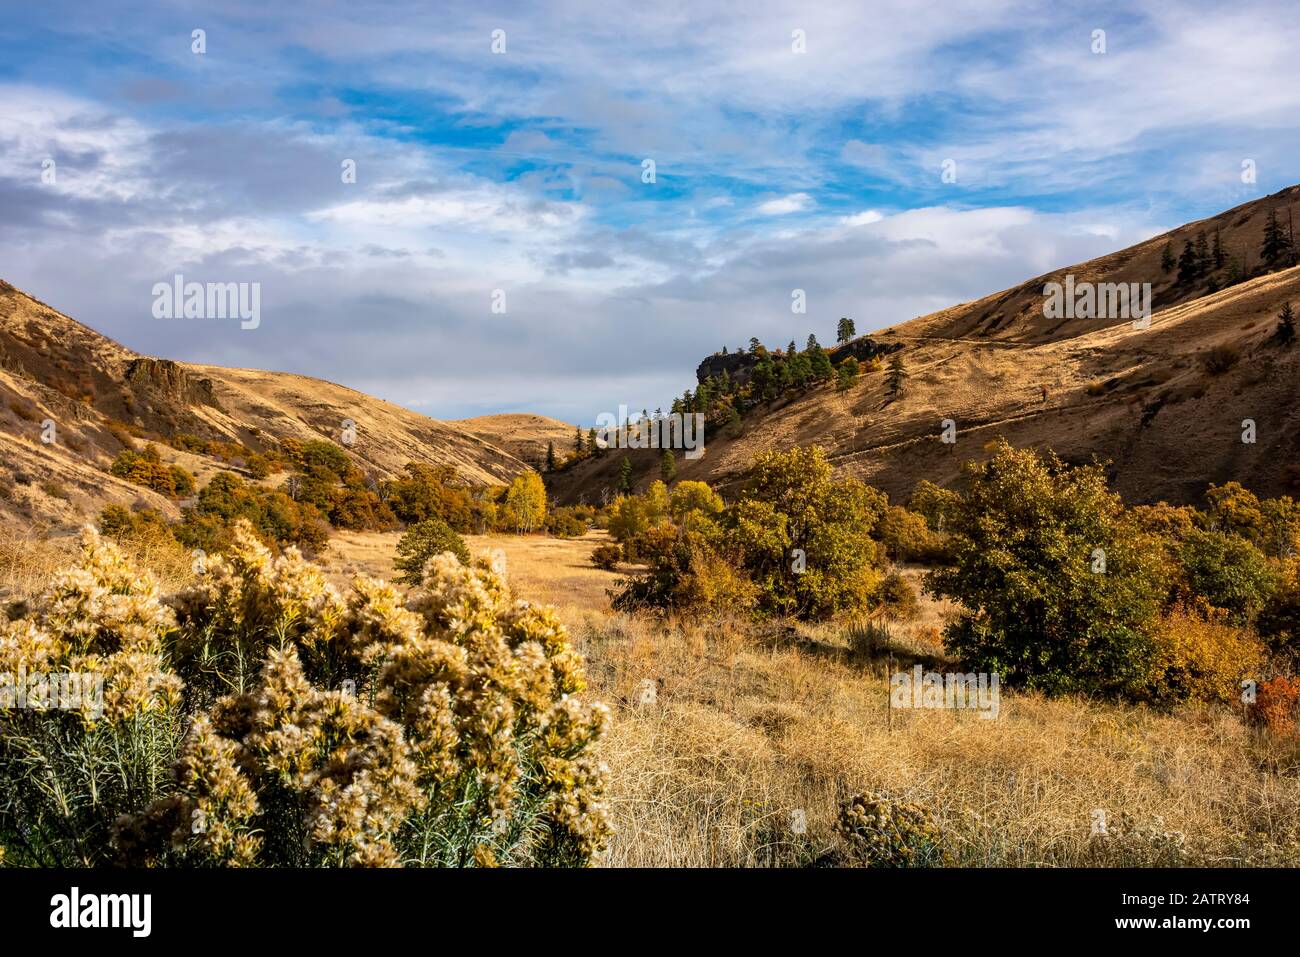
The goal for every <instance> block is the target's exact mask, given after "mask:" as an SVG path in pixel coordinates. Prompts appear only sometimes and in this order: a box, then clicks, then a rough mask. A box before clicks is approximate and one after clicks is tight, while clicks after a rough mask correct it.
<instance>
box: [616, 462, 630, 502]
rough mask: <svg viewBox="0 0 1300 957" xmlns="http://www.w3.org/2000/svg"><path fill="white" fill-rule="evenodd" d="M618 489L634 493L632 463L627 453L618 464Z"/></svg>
mask: <svg viewBox="0 0 1300 957" xmlns="http://www.w3.org/2000/svg"><path fill="white" fill-rule="evenodd" d="M618 490H619V491H620V492H622V493H623V494H624V495H631V494H632V463H631V461H629V460H628V457H627V456H626V455H625V456H623V461H622V462H621V463H619V466H618Z"/></svg>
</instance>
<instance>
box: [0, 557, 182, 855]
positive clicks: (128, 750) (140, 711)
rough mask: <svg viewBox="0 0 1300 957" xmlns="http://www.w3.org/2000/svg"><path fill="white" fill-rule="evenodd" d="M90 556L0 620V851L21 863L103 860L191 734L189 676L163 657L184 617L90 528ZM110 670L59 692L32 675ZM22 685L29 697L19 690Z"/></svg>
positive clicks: (163, 780)
mask: <svg viewBox="0 0 1300 957" xmlns="http://www.w3.org/2000/svg"><path fill="white" fill-rule="evenodd" d="M81 547H82V553H81V561H80V563H79V564H77V565H76V566H75V567H73V568H70V569H67V570H66V571H64V572H63V573H61V574H59V575H58V576H56V577H55V579H54V580H53V581H52V582H51V583H50V586H49V587H48V589H46V591H45V592H44V593H43V594H42V595H41V596H40V597H39V598H37V599H36V600H35V601H34V602H33V603H32V604H31V606H30V607H27V608H21V607H20V608H15V609H13V611H12V612H11V614H15V613H18V614H20V617H16V618H14V619H13V620H0V682H3V684H2V685H0V852H3V856H4V858H5V860H6V862H7V863H9V864H11V865H29V866H48V867H57V866H62V867H78V866H93V865H95V864H102V863H105V862H106V861H107V860H108V858H109V856H110V841H111V837H112V829H113V825H114V820H115V818H116V817H117V816H118V815H119V814H122V813H126V812H130V811H136V810H140V809H142V808H143V807H144V806H145V805H146V804H147V803H148V802H149V801H150V800H151V799H152V798H153V797H154V795H156V794H157V792H158V791H159V789H160V788H162V787H164V786H165V785H166V782H167V780H168V778H169V771H168V768H169V766H170V764H171V762H172V760H173V759H174V758H175V756H176V751H177V747H178V745H179V742H180V736H181V718H180V711H179V703H180V694H179V692H180V684H181V683H180V681H179V680H178V679H177V677H176V676H175V675H174V674H171V673H170V672H169V671H168V670H167V669H166V667H165V664H164V660H165V658H164V639H165V637H166V636H167V635H168V633H169V632H171V630H172V629H173V628H174V627H175V620H174V618H173V616H172V612H171V610H170V609H168V608H166V607H165V606H163V605H162V604H161V603H160V602H159V600H158V589H157V585H156V584H155V583H154V582H153V580H152V579H151V578H149V577H148V576H143V575H140V574H139V573H137V572H136V570H135V569H133V568H131V567H130V566H129V565H128V563H127V562H126V561H124V560H123V558H122V555H121V553H120V552H118V550H117V548H116V547H115V546H113V545H111V544H108V543H106V542H102V541H100V540H99V539H98V537H97V536H95V535H93V534H89V533H87V534H86V535H85V536H84V537H83V539H82V546H81ZM73 674H78V675H80V674H86V675H93V676H96V677H98V678H102V679H103V684H102V686H101V688H102V697H100V696H99V695H95V694H85V693H82V691H83V690H84V689H78V693H77V694H76V695H75V696H74V695H67V696H61V699H60V701H59V702H58V703H60V704H62V705H63V706H62V707H58V708H56V707H52V706H51V705H52V704H53V703H55V702H52V701H51V698H50V694H49V690H48V689H49V685H48V683H44V684H43V687H42V685H35V686H33V684H32V682H31V681H29V680H28V679H29V678H31V677H33V676H50V675H58V676H63V675H73ZM20 685H21V691H22V693H23V694H24V696H25V697H26V696H27V695H28V693H31V696H30V697H29V698H27V700H26V702H25V704H26V706H25V707H20V706H19V705H20V704H23V703H24V702H22V701H20V700H19V693H20Z"/></svg>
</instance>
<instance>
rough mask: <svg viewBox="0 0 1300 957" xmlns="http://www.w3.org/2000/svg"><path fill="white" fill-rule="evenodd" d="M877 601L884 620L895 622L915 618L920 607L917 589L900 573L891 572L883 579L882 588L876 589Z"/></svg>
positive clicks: (879, 612)
mask: <svg viewBox="0 0 1300 957" xmlns="http://www.w3.org/2000/svg"><path fill="white" fill-rule="evenodd" d="M875 600H876V606H877V608H878V614H879V615H880V616H881V617H882V618H889V619H892V620H894V621H907V620H908V619H910V618H915V617H916V612H917V609H918V607H919V605H918V602H917V598H916V589H914V588H913V587H912V586H911V585H909V584H908V582H907V579H906V578H904V577H903V576H902V575H900V574H898V572H890V573H889V574H888V575H886V576H885V577H884V578H883V579H881V581H880V586H879V587H878V588H877V589H876V596H875Z"/></svg>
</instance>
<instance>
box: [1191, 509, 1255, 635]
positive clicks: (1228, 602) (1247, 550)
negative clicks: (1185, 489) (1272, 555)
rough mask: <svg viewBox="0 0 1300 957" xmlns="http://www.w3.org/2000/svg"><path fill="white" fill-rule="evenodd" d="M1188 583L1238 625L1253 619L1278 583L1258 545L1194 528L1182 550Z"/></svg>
mask: <svg viewBox="0 0 1300 957" xmlns="http://www.w3.org/2000/svg"><path fill="white" fill-rule="evenodd" d="M1177 554H1178V558H1179V559H1180V561H1181V563H1182V567H1183V573H1184V577H1185V580H1186V583H1187V586H1188V587H1189V588H1190V589H1191V591H1192V592H1193V593H1194V594H1195V595H1199V596H1201V597H1203V598H1204V599H1205V600H1206V601H1208V602H1209V603H1210V604H1211V605H1214V606H1215V607H1216V608H1223V609H1225V610H1226V611H1227V612H1228V614H1229V617H1230V618H1231V620H1232V621H1233V622H1234V623H1236V624H1244V623H1246V622H1248V621H1251V620H1252V619H1253V618H1254V617H1255V615H1256V614H1257V613H1258V612H1259V610H1260V609H1261V608H1262V607H1263V606H1264V605H1265V603H1266V602H1267V601H1268V599H1269V596H1270V595H1271V594H1272V592H1273V590H1274V587H1275V583H1274V579H1273V572H1272V570H1271V569H1270V568H1269V565H1268V561H1267V560H1266V559H1265V558H1264V556H1263V554H1262V553H1261V552H1260V550H1259V549H1258V548H1256V547H1255V546H1254V545H1252V544H1251V543H1250V542H1248V541H1246V539H1244V538H1240V537H1238V536H1236V535H1225V534H1223V533H1221V532H1208V531H1203V530H1201V529H1193V530H1192V531H1190V532H1189V533H1188V534H1187V537H1186V539H1185V540H1184V541H1183V543H1182V546H1181V547H1180V548H1179V549H1178V552H1177Z"/></svg>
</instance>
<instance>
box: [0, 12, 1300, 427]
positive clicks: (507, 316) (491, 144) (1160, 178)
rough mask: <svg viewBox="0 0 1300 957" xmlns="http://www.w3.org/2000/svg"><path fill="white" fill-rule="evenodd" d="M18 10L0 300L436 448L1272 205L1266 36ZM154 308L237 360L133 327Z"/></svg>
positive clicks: (1189, 30)
mask: <svg viewBox="0 0 1300 957" xmlns="http://www.w3.org/2000/svg"><path fill="white" fill-rule="evenodd" d="M9 6H10V9H9V10H7V12H6V14H5V16H4V17H3V18H0V43H2V44H3V48H4V49H5V50H6V51H8V55H7V56H6V57H5V59H4V60H3V62H0V277H3V278H5V279H7V280H9V281H10V282H13V283H14V284H15V285H17V286H19V287H20V288H23V289H25V290H26V291H28V292H30V293H32V294H33V295H35V296H37V297H38V298H40V299H42V300H44V301H46V302H48V303H50V304H51V305H54V306H55V307H57V308H59V309H61V310H63V311H65V312H67V313H69V314H70V315H72V316H74V317H76V318H78V319H81V320H82V321H84V322H87V323H88V324H90V325H92V326H94V327H95V328H97V329H99V330H101V331H103V332H105V333H106V334H108V335H111V336H113V337H114V338H117V339H119V340H120V341H122V342H123V343H125V344H126V345H128V346H130V347H132V348H134V349H138V350H140V351H144V352H149V353H152V354H156V355H164V356H169V357H173V358H178V359H185V360H190V361H195V362H206V363H214V364H223V365H242V366H255V367H263V368H273V369H282V370H287V371H294V372H302V373H306V374H310V375H317V376H321V377H324V378H328V379H331V380H334V381H337V382H342V383H344V384H346V385H350V386H353V387H355V388H358V389H361V390H363V391H366V392H369V393H372V394H375V395H379V396H382V397H383V398H386V399H390V400H392V401H395V402H398V403H400V404H403V405H406V406H408V407H410V408H414V409H417V410H419V411H421V412H425V413H427V414H429V415H432V416H435V417H438V418H457V417H462V416H468V415H474V414H480V413H484V412H495V411H536V412H542V413H545V414H550V415H555V416H557V417H561V418H565V419H568V420H570V421H580V422H583V423H587V424H590V423H591V422H592V421H594V419H595V416H596V415H597V414H598V413H600V412H602V411H616V410H617V408H618V406H619V405H620V404H626V405H628V406H630V407H632V408H634V409H640V408H642V407H649V408H654V407H655V406H658V405H666V404H667V402H668V401H669V400H670V399H671V397H672V396H673V395H676V394H679V393H680V392H681V391H682V390H683V389H684V388H687V387H689V386H691V385H693V378H694V377H693V370H694V368H695V365H696V364H697V362H698V361H699V360H700V359H701V358H702V357H703V356H705V355H707V354H708V353H711V352H712V351H714V350H715V349H717V348H719V347H721V346H722V345H724V344H725V345H728V346H730V347H732V348H734V347H736V346H737V345H740V344H742V343H745V342H747V341H748V339H749V337H750V336H753V335H757V336H759V337H760V338H762V339H763V340H764V341H766V342H769V343H770V344H774V345H775V344H780V343H784V342H787V341H789V340H791V339H796V340H798V341H800V342H802V341H803V340H804V338H806V336H807V334H808V333H809V332H816V333H817V334H818V335H819V336H820V337H821V338H822V339H823V340H824V341H825V340H829V339H831V338H832V337H833V332H834V328H835V323H836V320H837V319H838V318H839V317H840V316H843V315H847V316H852V317H853V318H854V319H855V320H856V322H857V325H858V329H859V331H862V332H865V331H869V330H871V329H875V328H880V327H882V326H885V325H889V324H892V323H895V322H899V321H903V320H906V319H909V318H911V317H913V316H916V315H921V314H924V313H927V312H930V311H933V310H935V309H939V308H943V307H945V306H948V305H951V304H953V303H955V302H960V301H964V300H968V299H973V298H977V297H979V296H982V295H984V294H986V293H989V292H993V291H995V290H998V289H1001V288H1004V287H1007V286H1009V285H1012V284H1014V283H1016V282H1019V281H1021V280H1023V279H1025V278H1028V277H1030V276H1033V275H1036V274H1038V273H1041V272H1044V271H1046V270H1048V269H1051V268H1053V267H1056V266H1061V265H1065V264H1068V263H1072V262H1076V261H1078V260H1081V259H1084V258H1088V257H1090V256H1094V255H1098V254H1101V253H1104V252H1107V251H1110V250H1113V249H1116V248H1119V247H1122V246H1124V245H1128V244H1129V243H1132V242H1135V241H1137V240H1140V239H1143V238H1145V237H1147V236H1150V235H1152V234H1154V233H1157V232H1160V231H1162V230H1163V229H1166V228H1169V227H1171V226H1174V225H1178V224H1180V223H1182V222H1184V221H1187V220H1190V219H1195V218H1199V217H1202V216H1205V215H1208V214H1211V213H1214V212H1217V211H1219V210H1220V209H1223V208H1226V207H1229V206H1233V205H1236V204H1238V203H1241V202H1245V201H1247V200H1249V199H1252V198H1255V197H1258V196H1260V195H1264V194H1266V193H1269V192H1273V191H1275V190H1277V189H1279V188H1281V187H1283V186H1287V185H1290V184H1292V183H1294V182H1296V181H1297V180H1300V149H1298V148H1300V128H1298V126H1297V124H1296V122H1295V118H1296V117H1297V115H1300V66H1297V57H1296V55H1295V51H1296V50H1297V49H1300V22H1298V21H1297V18H1296V17H1295V16H1294V11H1293V10H1292V9H1289V8H1288V5H1286V4H1284V3H1272V4H1267V3H1266V4H1251V3H1243V4H1232V5H1230V6H1227V7H1225V6H1223V5H1221V4H1208V3H1207V4H1198V3H1179V4H1170V3H1151V4H1143V3H1134V4H1105V5H1101V4H1077V5H1071V4H1062V3H1050V2H1049V3H1022V2H998V0H987V2H964V0H954V2H944V3H933V4H929V3H925V2H913V0H908V2H891V3H873V2H866V3H864V2H853V3H817V4H775V3H767V2H763V0H754V2H745V3H716V2H708V0H695V2H690V3H685V2H683V3H671V2H670V3H653V4H635V5H634V4H619V3H609V2H601V3H596V2H590V3H589V2H564V0H556V2H551V3H546V4H525V3H497V4H493V3H474V4H463V5H462V4H445V3H437V4H430V3H419V2H415V3H404V2H398V0H385V2H367V0H353V2H342V0H339V2H335V0H322V2H316V3H312V4H309V5H307V4H304V5H289V4H277V3H267V2H265V0H258V2H245V0H231V2H224V3H205V4H190V3H181V2H174V3H153V4H137V3H125V2H112V0H105V2H102V3H96V4H85V3H63V2H57V0H55V2H45V3H41V4H22V5H19V4H12V5H9ZM196 29H202V30H203V31H205V39H206V51H205V52H203V53H201V54H196V53H194V52H193V51H192V32H193V31H194V30H196ZM498 30H500V31H504V38H505V52H503V53H494V52H493V50H492V42H493V40H492V38H493V34H494V31H498ZM1097 30H1103V31H1105V52H1104V53H1097V52H1094V50H1093V48H1094V46H1095V41H1094V31H1097ZM796 36H802V38H803V42H804V52H797V50H796V49H795V47H796V45H797V44H796V40H795V38H796ZM47 159H53V160H54V161H55V164H56V165H55V169H56V173H57V175H56V178H55V181H54V182H52V183H51V182H46V181H43V180H42V176H41V173H42V164H43V163H44V161H45V160H47ZM349 159H350V160H354V161H355V163H356V170H357V176H356V182H355V183H344V182H343V181H342V177H341V175H340V170H341V164H342V163H343V161H345V160H349ZM645 160H653V161H654V163H655V173H656V175H655V181H654V182H653V183H645V182H643V181H642V170H643V163H644V161H645ZM1244 160H1251V161H1253V162H1254V164H1255V167H1256V169H1257V181H1256V182H1255V183H1243V182H1242V178H1241V170H1242V162H1243V161H1244ZM947 161H951V162H952V163H953V164H955V167H953V168H955V170H956V181H955V182H945V181H944V179H943V177H942V175H941V173H942V170H943V168H944V164H945V162H947ZM177 273H182V274H183V275H185V277H186V278H187V279H190V280H196V281H212V282H237V281H247V282H258V283H260V284H261V287H262V322H261V325H260V326H259V327H258V328H257V329H255V330H241V329H240V328H239V325H238V323H233V322H222V321H219V320H218V321H204V320H171V321H168V320H158V319H155V318H154V317H153V315H152V312H151V305H152V295H151V289H152V286H153V284H154V283H155V282H159V281H169V280H170V279H171V277H172V276H174V275H175V274H177ZM795 289H802V290H804V292H805V294H806V297H807V304H808V306H807V313H806V314H794V313H792V312H791V309H790V302H791V294H792V291H793V290H795ZM495 290H503V291H504V293H505V303H506V312H505V313H504V314H500V313H494V312H492V309H491V304H492V301H493V298H492V297H493V293H494V291H495Z"/></svg>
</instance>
